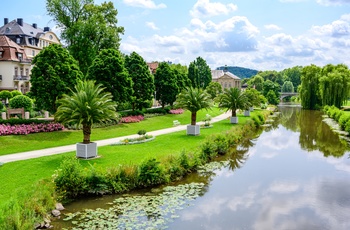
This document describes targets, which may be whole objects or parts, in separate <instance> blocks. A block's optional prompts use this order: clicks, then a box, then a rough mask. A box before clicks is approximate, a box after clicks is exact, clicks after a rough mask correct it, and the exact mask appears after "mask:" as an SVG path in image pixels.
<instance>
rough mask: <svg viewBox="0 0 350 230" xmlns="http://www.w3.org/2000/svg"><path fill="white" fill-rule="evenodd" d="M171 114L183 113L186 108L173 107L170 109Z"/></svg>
mask: <svg viewBox="0 0 350 230" xmlns="http://www.w3.org/2000/svg"><path fill="white" fill-rule="evenodd" d="M169 113H170V114H183V113H184V110H183V109H171V110H169Z"/></svg>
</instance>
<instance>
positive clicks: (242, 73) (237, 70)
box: [216, 66, 258, 78]
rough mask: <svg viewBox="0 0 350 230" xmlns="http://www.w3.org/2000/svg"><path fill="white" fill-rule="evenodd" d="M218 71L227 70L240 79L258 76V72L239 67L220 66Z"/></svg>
mask: <svg viewBox="0 0 350 230" xmlns="http://www.w3.org/2000/svg"><path fill="white" fill-rule="evenodd" d="M216 69H218V70H224V69H227V71H229V72H230V73H232V74H234V75H236V76H238V77H240V78H251V77H252V76H255V75H256V74H258V71H257V70H254V69H248V68H243V67H238V66H220V67H218V68H216Z"/></svg>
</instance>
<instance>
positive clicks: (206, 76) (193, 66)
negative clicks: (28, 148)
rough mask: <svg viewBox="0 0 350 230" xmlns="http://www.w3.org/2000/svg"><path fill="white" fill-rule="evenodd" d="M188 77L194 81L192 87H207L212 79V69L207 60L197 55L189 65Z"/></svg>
mask: <svg viewBox="0 0 350 230" xmlns="http://www.w3.org/2000/svg"><path fill="white" fill-rule="evenodd" d="M188 78H189V79H190V80H191V82H192V87H195V88H203V89H205V88H206V87H207V86H208V85H209V83H210V82H211V81H212V77H211V70H210V67H209V66H208V65H207V62H206V61H205V60H204V59H203V58H201V57H197V59H196V60H194V61H193V62H191V63H190V65H189V67H188Z"/></svg>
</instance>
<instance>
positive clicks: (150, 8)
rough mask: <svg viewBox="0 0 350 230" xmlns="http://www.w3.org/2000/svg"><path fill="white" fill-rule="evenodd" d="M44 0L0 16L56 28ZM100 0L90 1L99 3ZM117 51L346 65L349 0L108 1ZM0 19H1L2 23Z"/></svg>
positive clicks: (253, 63)
mask: <svg viewBox="0 0 350 230" xmlns="http://www.w3.org/2000/svg"><path fill="white" fill-rule="evenodd" d="M45 2H46V1H45V0H35V1H28V0H17V1H16V3H17V4H16V5H14V4H13V2H10V1H0V16H2V18H5V17H7V18H9V20H13V19H16V18H23V19H24V21H25V22H27V23H37V24H38V26H39V27H41V28H43V27H45V26H50V27H51V28H54V31H55V32H56V33H58V34H59V29H58V28H55V22H54V21H53V20H52V18H50V17H49V16H48V15H47V14H46V9H45ZM101 2H103V1H102V0H95V3H96V4H100V3H101ZM112 2H113V3H114V5H115V7H116V8H117V10H118V20H119V22H118V24H119V25H120V26H123V27H124V28H125V34H124V35H122V42H121V48H120V49H121V51H122V52H123V53H130V52H132V51H136V52H137V53H139V54H140V55H141V56H143V57H144V58H145V60H146V61H172V62H174V63H181V64H184V65H188V64H189V63H190V62H191V61H193V60H195V59H196V57H198V56H201V57H203V58H204V59H205V60H206V61H207V63H208V64H209V65H210V67H211V68H216V67H218V66H222V65H233V66H241V67H247V68H253V69H257V70H282V69H284V68H289V67H293V66H296V65H302V66H305V65H309V64H316V65H319V66H324V65H326V64H328V63H332V64H338V63H345V64H347V65H348V66H350V58H349V57H350V0H264V1H262V0H231V1H229V0H112ZM0 22H1V21H0Z"/></svg>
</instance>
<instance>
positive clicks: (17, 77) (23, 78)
mask: <svg viewBox="0 0 350 230" xmlns="http://www.w3.org/2000/svg"><path fill="white" fill-rule="evenodd" d="M13 80H14V81H29V77H28V76H21V75H14V76H13Z"/></svg>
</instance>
